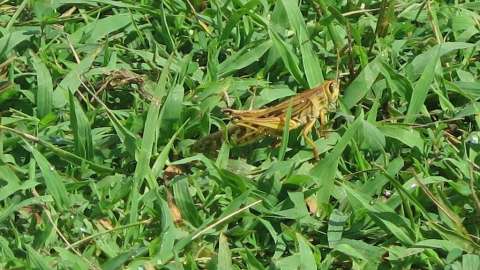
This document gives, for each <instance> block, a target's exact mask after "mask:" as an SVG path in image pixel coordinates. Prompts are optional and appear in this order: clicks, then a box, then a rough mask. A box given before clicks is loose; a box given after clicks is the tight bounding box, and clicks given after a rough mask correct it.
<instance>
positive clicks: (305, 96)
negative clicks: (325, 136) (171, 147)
mask: <svg viewBox="0 0 480 270" xmlns="http://www.w3.org/2000/svg"><path fill="white" fill-rule="evenodd" d="M339 92H340V90H339V86H338V83H337V82H336V81H333V80H330V81H325V82H324V83H323V84H322V85H320V86H318V87H315V88H313V89H309V90H306V91H304V92H302V93H299V94H297V95H295V96H293V97H291V98H289V99H287V100H285V101H283V102H281V103H278V104H276V105H273V106H271V107H266V108H263V109H257V110H233V109H224V110H223V112H224V113H225V114H227V115H228V116H229V117H230V119H231V124H232V125H231V126H230V127H229V129H228V134H229V136H230V138H231V141H232V142H233V143H234V144H237V145H239V144H240V145H241V144H247V143H250V142H252V141H254V140H258V139H260V138H262V137H265V136H269V135H274V136H278V135H281V134H282V132H283V129H284V126H285V124H286V118H287V111H288V109H289V107H291V117H290V121H289V122H288V129H289V130H293V129H297V128H299V127H301V126H303V129H302V136H303V138H304V139H305V142H306V143H307V144H308V145H310V146H311V147H312V151H313V155H314V157H315V159H317V160H318V158H319V154H318V149H317V147H316V145H315V143H314V142H313V140H312V139H311V138H310V137H309V136H308V135H309V134H310V133H311V131H312V129H313V127H314V125H315V122H316V121H317V120H320V126H321V128H322V129H323V128H325V126H326V124H327V114H328V112H331V111H335V109H336V103H337V99H338V96H339ZM212 135H213V137H217V138H219V137H221V136H222V133H219V134H216V133H214V134H212ZM197 143H198V144H197V146H199V145H203V146H205V145H207V144H206V141H204V140H200V141H198V142H197Z"/></svg>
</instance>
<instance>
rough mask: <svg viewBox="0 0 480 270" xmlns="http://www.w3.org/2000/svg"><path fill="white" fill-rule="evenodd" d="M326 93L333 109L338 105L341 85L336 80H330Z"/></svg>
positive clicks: (326, 86)
mask: <svg viewBox="0 0 480 270" xmlns="http://www.w3.org/2000/svg"><path fill="white" fill-rule="evenodd" d="M324 90H325V93H326V95H327V99H328V105H329V107H330V108H331V109H332V110H335V108H336V107H337V106H336V105H337V100H338V95H339V94H340V87H339V85H338V83H337V82H336V81H333V80H332V81H328V82H327V83H326V85H325V88H324Z"/></svg>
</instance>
